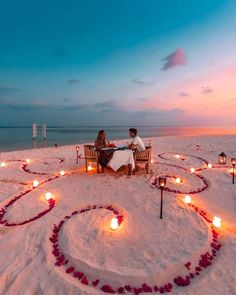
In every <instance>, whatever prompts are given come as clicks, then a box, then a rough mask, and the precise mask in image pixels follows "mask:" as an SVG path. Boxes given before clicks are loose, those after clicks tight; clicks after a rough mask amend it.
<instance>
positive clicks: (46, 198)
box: [44, 192, 52, 201]
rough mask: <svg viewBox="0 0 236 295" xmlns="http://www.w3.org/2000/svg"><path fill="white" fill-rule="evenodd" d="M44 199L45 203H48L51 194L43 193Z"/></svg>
mask: <svg viewBox="0 0 236 295" xmlns="http://www.w3.org/2000/svg"><path fill="white" fill-rule="evenodd" d="M44 198H45V200H46V201H49V200H50V199H51V198H52V193H50V192H47V193H45V195H44Z"/></svg>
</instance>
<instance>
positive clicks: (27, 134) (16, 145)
mask: <svg viewBox="0 0 236 295" xmlns="http://www.w3.org/2000/svg"><path fill="white" fill-rule="evenodd" d="M100 129H104V130H105V131H106V132H107V135H108V139H110V140H115V139H124V138H128V137H129V136H128V129H129V127H111V126H109V127H105V126H97V127H48V128H47V141H46V144H44V142H43V136H42V130H41V128H38V135H37V141H36V142H35V143H34V145H33V142H32V127H0V152H1V151H14V150H22V149H31V148H33V147H37V148H41V147H45V146H54V145H55V144H58V145H59V146H61V145H67V144H78V143H85V142H93V141H94V139H95V137H96V135H97V132H98V130H100ZM137 129H138V132H139V135H140V136H141V137H154V136H155V137H158V136H173V135H177V136H181V135H207V134H236V127H231V128H223V127H222V128H220V127H218V128H213V127H211V128H203V127H137Z"/></svg>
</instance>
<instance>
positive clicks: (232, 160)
mask: <svg viewBox="0 0 236 295" xmlns="http://www.w3.org/2000/svg"><path fill="white" fill-rule="evenodd" d="M231 163H232V165H233V184H234V170H235V165H236V158H231Z"/></svg>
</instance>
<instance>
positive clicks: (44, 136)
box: [42, 124, 47, 141]
mask: <svg viewBox="0 0 236 295" xmlns="http://www.w3.org/2000/svg"><path fill="white" fill-rule="evenodd" d="M42 133H43V140H44V141H46V139H47V126H46V124H43V126H42Z"/></svg>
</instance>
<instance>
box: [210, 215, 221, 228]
mask: <svg viewBox="0 0 236 295" xmlns="http://www.w3.org/2000/svg"><path fill="white" fill-rule="evenodd" d="M212 224H213V225H214V226H215V227H220V226H221V218H220V217H217V216H214V217H213V220H212Z"/></svg>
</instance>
